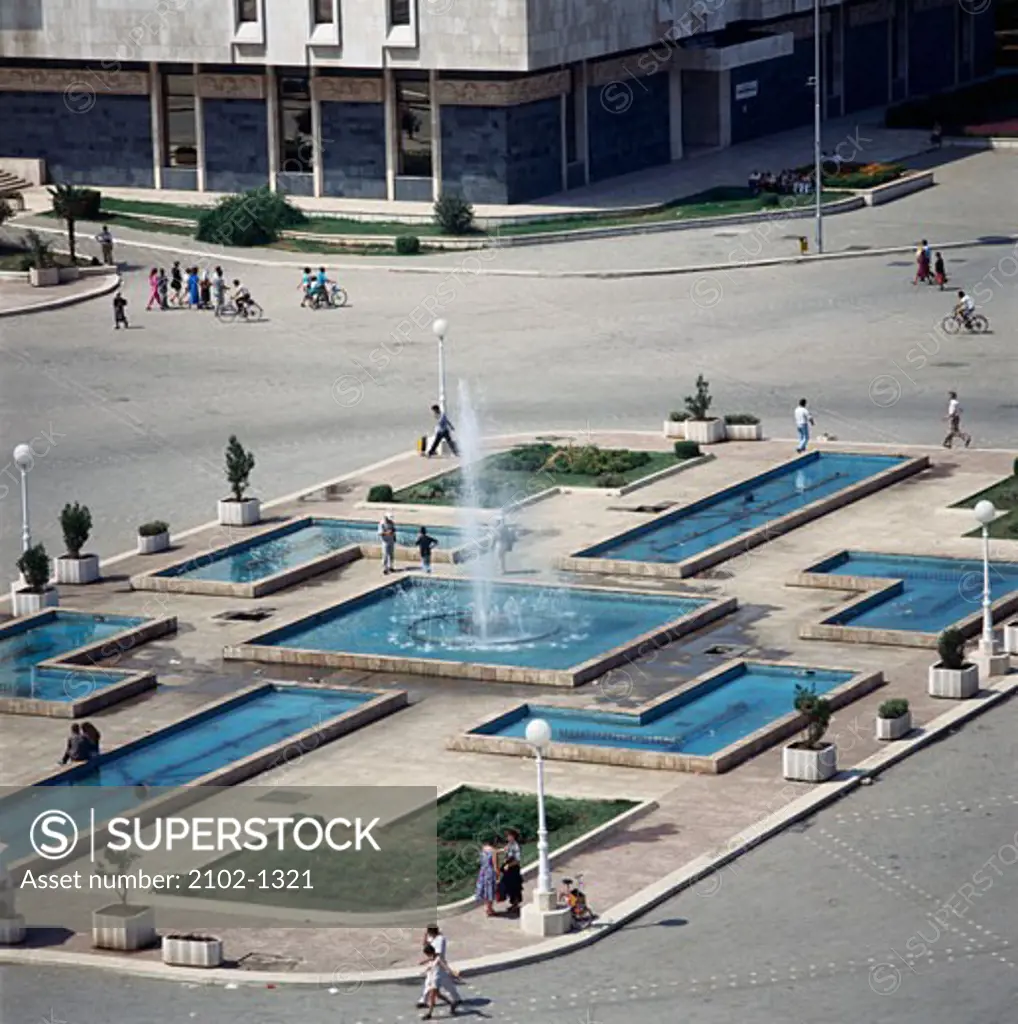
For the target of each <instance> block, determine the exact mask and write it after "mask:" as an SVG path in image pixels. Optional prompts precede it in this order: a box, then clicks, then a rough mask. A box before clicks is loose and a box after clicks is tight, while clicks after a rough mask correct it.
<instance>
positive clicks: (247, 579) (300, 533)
mask: <svg viewBox="0 0 1018 1024" xmlns="http://www.w3.org/2000/svg"><path fill="white" fill-rule="evenodd" d="M396 529H397V543H398V544H401V545H403V546H405V547H413V545H414V539H415V537H416V536H417V532H418V530H419V529H420V527H419V526H400V525H398V524H397V527H396ZM428 533H430V534H431V535H432V536H433V537H434V538H435V539H436V540H437V541H438V545H439V548H440V549H444V550H453V549H455V548H457V547H460V546H461V545H462V543H463V538H462V535H461V533H460V532H459V531H458V530H456V529H453V528H451V527H447V526H429V527H428ZM377 543H379V541H378V525H377V524H376V523H370V522H365V521H361V520H353V519H349V520H346V519H344V520H338V519H312V520H310V521H308V520H302V521H300V522H297V523H293V524H292V525H290V526H287V527H283V528H282V529H280V530H273V531H272V532H271V533H270V534H268V535H267V536H262V537H253V538H251V539H250V540H245V541H241V542H240V543H239V544H231V545H230V546H229V547H226V548H223V549H222V550H221V551H216V552H212V553H211V554H209V555H203V556H201V558H196V559H194V560H192V561H188V562H185V563H183V564H181V565H176V566H171V567H170V568H168V569H164V570H163V571H162V572H158V573H156V574H155V575H156V576H166V577H174V578H177V579H190V580H210V581H214V582H217V583H256V582H257V581H258V580H262V579H265V578H266V577H267V576H273V575H275V574H276V573H278V572H284V571H285V570H288V569H295V568H297V566H299V565H305V564H306V563H308V562H312V561H314V560H315V559H317V558H322V557H324V556H325V555H328V554H331V553H332V552H333V551H339V550H340V548H345V547H349V546H350V545H351V544H377Z"/></svg>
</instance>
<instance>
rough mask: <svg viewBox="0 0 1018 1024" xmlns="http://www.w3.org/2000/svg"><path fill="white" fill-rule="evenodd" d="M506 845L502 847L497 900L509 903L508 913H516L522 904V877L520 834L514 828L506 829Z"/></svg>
mask: <svg viewBox="0 0 1018 1024" xmlns="http://www.w3.org/2000/svg"><path fill="white" fill-rule="evenodd" d="M505 835H506V843H505V846H503V847H502V872H501V875H500V876H499V880H498V898H499V899H500V900H508V901H509V912H510V913H517V912H518V911H519V909H520V904H521V903H522V902H523V875H522V873H521V868H520V861H521V858H522V856H523V855H522V853H521V852H520V834H519V832H517V831H516V829H514V828H509V829H506V833H505Z"/></svg>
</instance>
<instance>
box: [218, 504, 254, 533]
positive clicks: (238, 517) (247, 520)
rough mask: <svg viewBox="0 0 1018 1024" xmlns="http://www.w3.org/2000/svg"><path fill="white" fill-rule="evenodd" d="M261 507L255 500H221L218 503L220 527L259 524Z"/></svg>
mask: <svg viewBox="0 0 1018 1024" xmlns="http://www.w3.org/2000/svg"><path fill="white" fill-rule="evenodd" d="M261 519H262V505H261V502H260V501H259V500H258V499H257V498H244V499H243V500H242V501H235V500H234V499H233V498H221V499H220V501H219V525H220V526H255V525H257V524H258V523H260V522H261Z"/></svg>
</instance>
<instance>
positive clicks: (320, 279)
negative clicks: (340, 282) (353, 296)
mask: <svg viewBox="0 0 1018 1024" xmlns="http://www.w3.org/2000/svg"><path fill="white" fill-rule="evenodd" d="M330 284H332V282H331V281H330V280H329V277H328V275H327V274H326V273H325V267H319V268H318V273H317V274H315V279H314V283H313V284H312V286H311V298H312V299H314V301H315V302H324V303H325V305H327V306H331V305H332V299H331V298H330V297H329V285H330Z"/></svg>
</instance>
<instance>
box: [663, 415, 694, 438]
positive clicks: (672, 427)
mask: <svg viewBox="0 0 1018 1024" xmlns="http://www.w3.org/2000/svg"><path fill="white" fill-rule="evenodd" d="M688 419H689V413H688V412H683V411H681V410H679V409H676V410H674V411H673V412H670V413H669V414H668V419H666V420H665V424H664V434H665V437H672V438H685V436H686V420H688Z"/></svg>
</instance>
